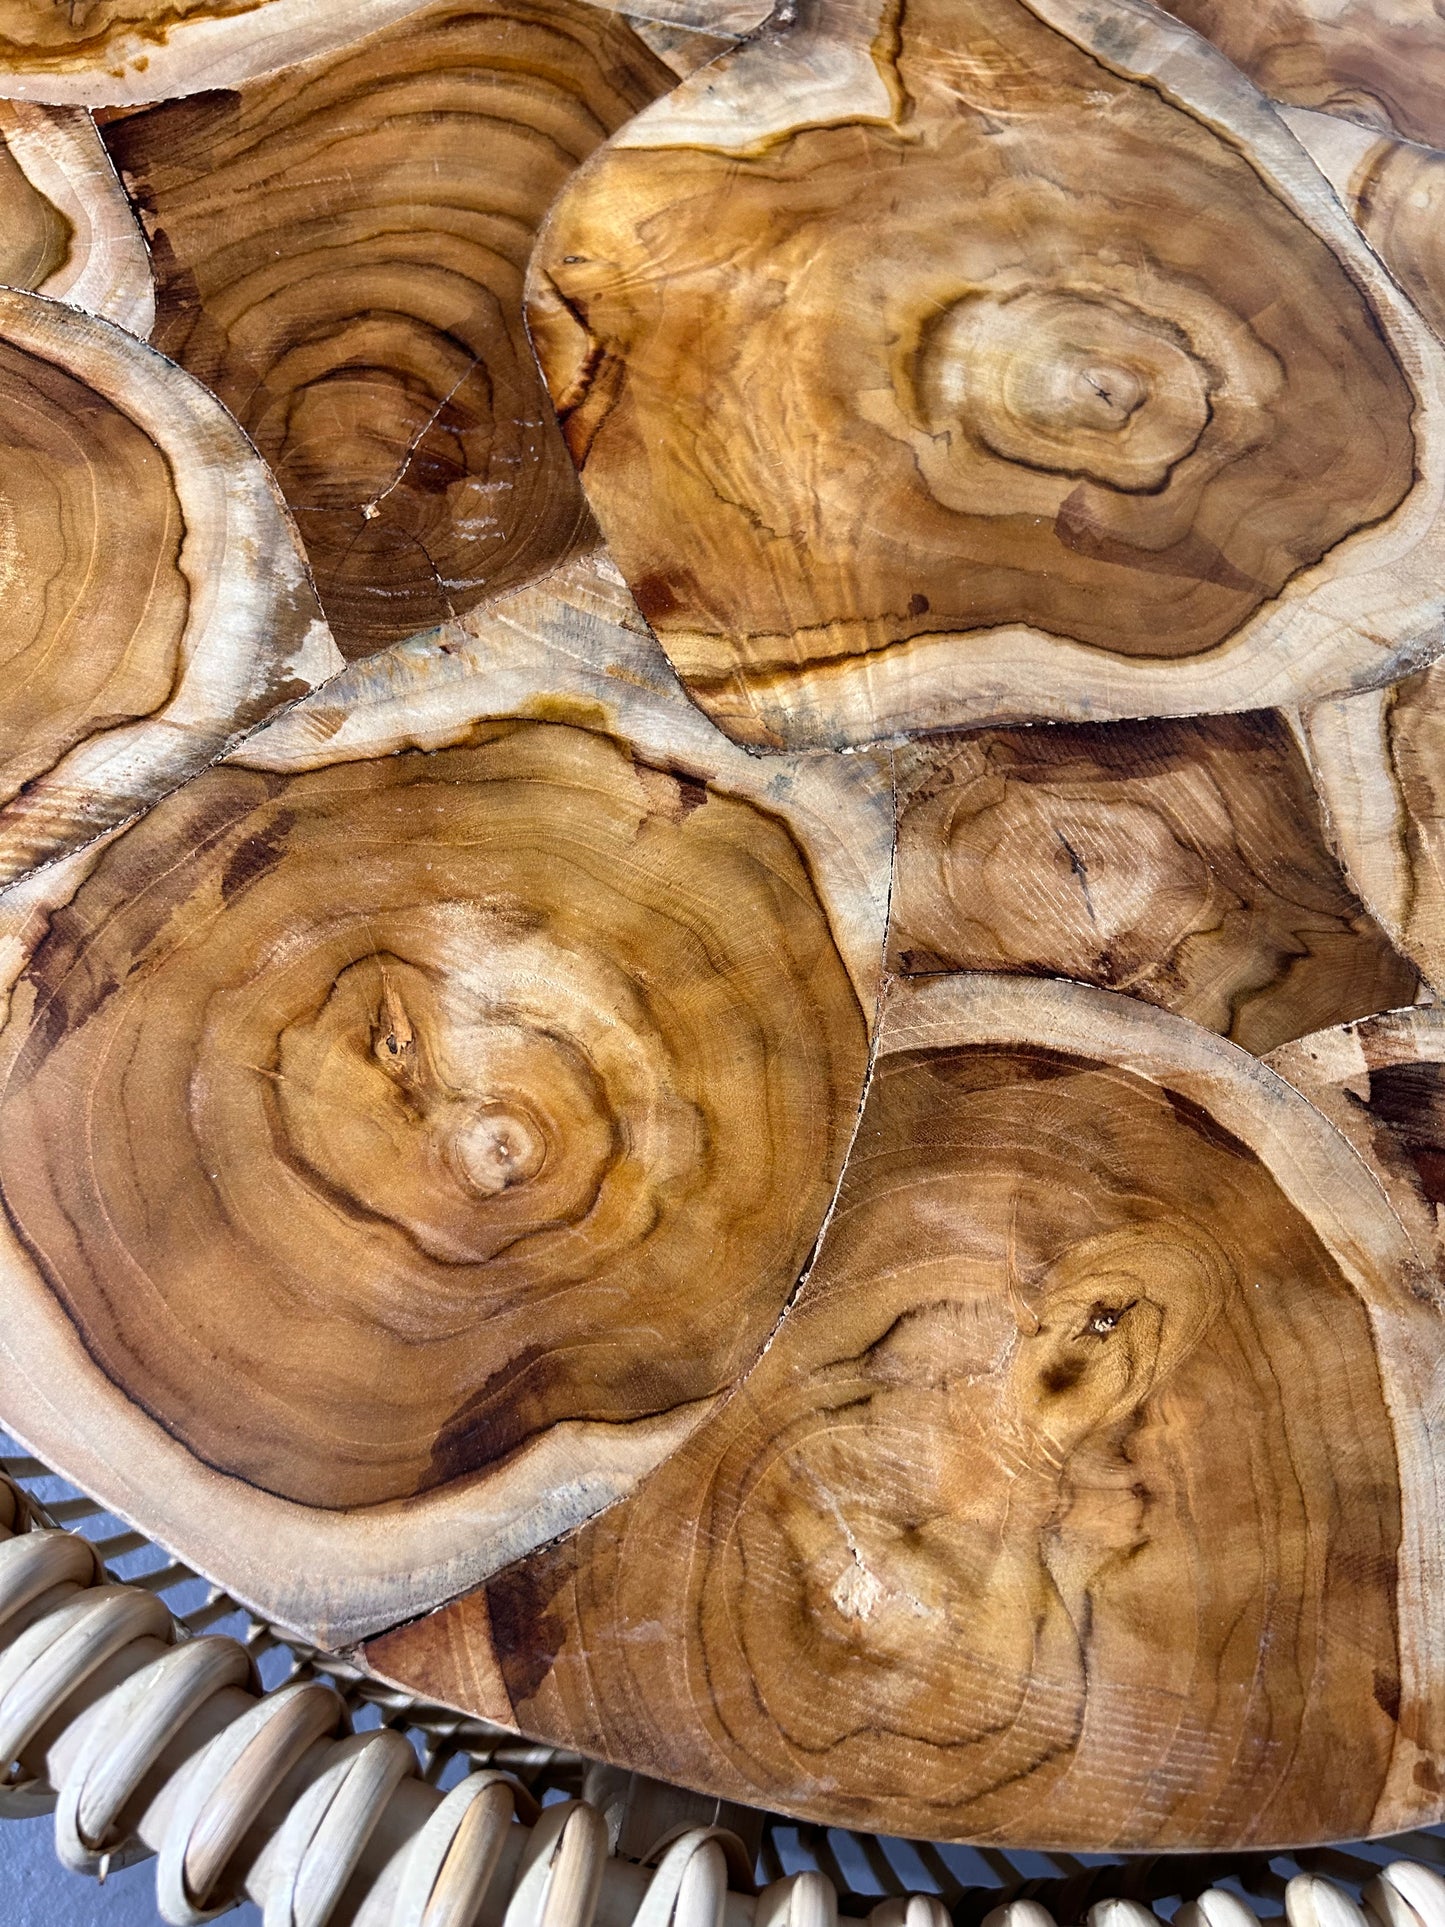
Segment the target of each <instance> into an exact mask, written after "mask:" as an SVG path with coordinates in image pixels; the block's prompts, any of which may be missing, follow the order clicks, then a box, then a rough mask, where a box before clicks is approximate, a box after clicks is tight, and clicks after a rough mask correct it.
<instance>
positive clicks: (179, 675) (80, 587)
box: [0, 289, 340, 882]
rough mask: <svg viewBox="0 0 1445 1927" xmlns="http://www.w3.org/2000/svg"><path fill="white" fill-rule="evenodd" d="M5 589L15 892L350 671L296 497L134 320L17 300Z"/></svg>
mask: <svg viewBox="0 0 1445 1927" xmlns="http://www.w3.org/2000/svg"><path fill="white" fill-rule="evenodd" d="M122 504H123V505H124V515H123V517H122V518H119V519H118V517H117V514H116V510H117V507H118V505H122ZM0 583H3V586H4V599H5V615H6V621H5V629H4V641H3V647H0V658H3V662H4V667H5V700H4V703H3V706H0V881H4V882H8V881H10V880H12V879H14V878H15V877H17V876H20V875H22V874H23V873H24V872H25V871H26V870H27V869H28V868H30V867H31V866H32V865H34V864H36V863H40V862H43V861H46V860H47V859H49V858H52V857H54V856H56V855H59V854H61V853H63V852H64V851H66V850H72V849H75V848H77V847H79V845H80V844H82V843H84V842H86V841H87V840H89V839H90V838H91V837H94V836H96V835H97V834H99V833H100V832H102V831H104V830H106V829H109V828H110V827H111V826H112V825H113V824H116V823H118V822H121V821H122V820H124V818H126V817H127V816H130V815H132V814H133V813H134V812H135V811H136V810H138V809H140V808H143V807H144V806H145V805H146V804H147V803H148V802H151V801H153V800H154V799H155V798H156V797H157V796H160V795H163V794H164V793H165V791H166V790H168V789H172V788H174V787H175V785H176V784H177V783H179V782H181V781H182V780H183V779H184V778H185V777H187V776H189V775H191V774H193V773H194V772H195V771H196V770H198V769H202V768H204V767H205V765H206V764H207V763H209V762H211V761H212V760H213V759H214V758H215V757H216V756H218V755H220V754H221V753H222V751H223V750H224V749H225V748H226V746H227V744H228V743H230V742H231V741H233V740H235V738H236V737H237V736H239V735H241V734H243V733H244V731H245V729H246V728H247V727H249V726H253V725H254V724H255V723H256V722H258V721H260V720H261V718H262V717H264V716H265V715H266V714H267V713H268V712H269V711H271V710H273V709H275V708H277V707H278V706H279V705H280V704H281V703H283V702H285V701H288V700H293V699H294V698H295V697H297V696H300V695H303V694H305V692H306V691H307V690H308V689H309V688H311V687H312V686H313V685H314V684H315V683H317V682H319V681H321V680H322V679H324V677H325V676H327V675H328V674H330V673H331V671H332V670H333V669H334V668H336V667H339V666H340V665H339V659H338V658H337V655H336V651H335V649H334V647H333V646H332V643H331V639H330V637H329V635H328V634H327V631H326V627H325V624H324V623H323V622H322V620H321V616H320V611H319V609H318V608H317V604H316V598H315V594H314V592H313V590H312V588H311V584H310V580H309V578H308V577H307V574H306V569H305V564H304V562H303V561H302V559H301V554H300V551H299V548H298V546H297V542H296V536H295V531H294V530H293V528H292V526H291V524H290V521H289V520H288V518H287V516H286V512H285V509H284V507H283V506H282V504H281V500H280V497H279V495H278V494H277V492H276V490H275V486H274V484H273V482H272V480H271V478H270V476H269V474H268V473H267V472H266V470H265V469H264V468H263V467H262V465H261V463H260V462H259V461H257V459H256V456H255V453H254V451H253V450H252V449H251V447H250V445H249V444H248V443H247V441H246V439H245V437H244V436H243V435H242V434H241V433H240V431H239V430H238V429H237V427H236V424H235V423H234V421H232V419H231V418H230V416H229V415H227V414H226V412H225V411H224V409H222V408H220V407H219V406H218V405H217V404H216V402H215V401H214V400H213V399H212V397H211V396H210V395H208V394H207V393H206V391H205V390H204V389H203V388H202V387H201V386H200V384H199V383H198V382H195V381H193V380H192V379H191V378H190V376H188V375H187V374H185V373H184V372H183V371H182V370H181V369H179V368H177V367H175V366H174V365H173V364H172V363H170V362H167V361H164V360H163V359H162V358H161V357H160V356H159V355H157V354H155V353H153V352H152V351H151V350H150V349H149V348H146V347H145V346H144V345H143V344H142V343H140V342H139V341H137V340H135V339H134V337H132V336H130V335H128V334H125V333H123V332H122V331H121V330H120V329H119V328H115V327H112V326H111V325H110V324H109V323H107V322H104V321H101V320H98V319H96V318H95V317H93V316H90V315H85V314H81V313H80V312H79V311H78V310H76V309H73V308H70V307H66V306H62V305H61V304H60V303H58V302H54V301H49V300H46V299H44V298H42V297H40V296H38V295H33V294H25V293H20V292H14V291H11V290H8V289H0Z"/></svg>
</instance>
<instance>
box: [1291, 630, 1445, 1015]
mask: <svg viewBox="0 0 1445 1927" xmlns="http://www.w3.org/2000/svg"><path fill="white" fill-rule="evenodd" d="M1305 726H1306V741H1307V743H1308V747H1309V756H1310V761H1311V765H1312V768H1313V771H1314V777H1315V781H1316V783H1317V785H1318V787H1319V793H1320V798H1321V801H1322V803H1323V805H1324V808H1325V811H1326V813H1327V815H1328V817H1329V821H1330V825H1331V833H1332V836H1333V839H1334V842H1335V845H1336V847H1337V848H1338V850H1339V852H1340V855H1341V856H1342V858H1343V859H1344V863H1345V866H1346V868H1347V870H1348V871H1349V874H1350V877H1351V880H1352V881H1353V883H1354V886H1355V888H1356V889H1357V890H1358V891H1359V892H1360V894H1361V896H1362V897H1363V898H1364V899H1365V901H1366V903H1368V904H1369V906H1370V908H1371V909H1372V910H1373V911H1374V913H1375V915H1376V916H1377V917H1378V918H1379V920H1380V922H1381V923H1382V924H1383V925H1384V927H1385V928H1386V929H1387V930H1388V931H1389V932H1390V933H1391V935H1392V936H1393V937H1394V939H1395V941H1396V942H1397V944H1398V945H1399V946H1400V948H1401V949H1402V950H1403V951H1404V952H1405V953H1406V954H1407V955H1408V956H1409V957H1411V958H1412V959H1413V960H1414V962H1415V963H1416V964H1418V966H1419V968H1420V971H1421V974H1422V975H1423V977H1424V978H1425V980H1426V982H1427V983H1428V984H1430V985H1431V986H1432V988H1433V989H1435V990H1442V989H1445V674H1442V672H1441V670H1440V669H1439V668H1436V667H1431V668H1429V669H1425V670H1422V671H1421V672H1420V673H1419V674H1418V675H1414V676H1407V677H1406V678H1405V679H1404V680H1403V681H1402V682H1398V683H1394V684H1392V685H1390V686H1389V687H1387V688H1385V689H1378V690H1370V691H1368V692H1365V693H1362V694H1360V695H1358V696H1351V697H1348V698H1346V699H1344V700H1342V701H1334V702H1328V703H1320V704H1317V705H1316V706H1315V707H1314V708H1312V709H1311V710H1309V711H1308V712H1307V714H1306V718H1305Z"/></svg>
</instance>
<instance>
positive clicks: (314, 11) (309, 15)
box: [0, 0, 426, 107]
mask: <svg viewBox="0 0 1445 1927" xmlns="http://www.w3.org/2000/svg"><path fill="white" fill-rule="evenodd" d="M425 4H426V0H328V4H327V5H326V6H324V7H319V6H317V5H316V4H315V0H179V4H178V5H177V4H173V3H172V0H158V3H157V4H152V5H150V6H146V5H144V4H142V5H141V6H140V7H139V8H137V9H136V10H135V11H134V12H133V13H132V15H131V17H130V19H128V20H122V21H121V22H119V23H116V22H111V23H110V24H109V25H108V26H104V27H102V29H101V31H100V33H99V34H91V33H88V32H87V31H86V28H85V26H84V24H80V25H78V26H73V27H71V28H70V30H69V31H67V30H66V28H65V27H64V25H62V24H60V23H59V22H58V21H56V22H52V23H48V24H49V31H47V30H46V23H43V22H37V21H36V20H35V19H34V18H33V16H34V15H35V13H36V12H37V9H35V8H32V7H30V6H29V5H28V4H26V0H8V3H7V4H6V5H5V6H3V7H0V94H3V95H5V96H6V97H8V98H9V99H12V100H34V101H49V102H53V103H57V104H60V105H65V106H74V107H133V106H140V105H144V104H146V103H148V102H150V101H156V100H170V99H173V98H174V97H176V96H178V95H185V94H196V93H203V92H206V91H209V90H211V89H213V88H220V87H234V86H237V85H238V84H239V83H240V82H242V81H245V80H250V79H253V78H254V77H255V76H256V75H258V74H267V73H273V72H275V71H276V69H277V68H280V67H289V66H291V65H292V64H293V63H294V62H296V61H298V60H306V59H308V58H309V57H310V56H311V55H312V54H316V53H321V52H324V51H325V50H326V49H328V48H331V47H340V46H344V45H345V44H346V43H347V42H348V41H351V40H359V39H360V38H361V37H362V35H363V34H368V33H371V32H372V31H373V30H374V29H375V28H377V27H384V26H389V25H390V24H391V23H392V21H394V20H401V19H404V18H405V17H406V15H407V14H408V13H412V12H415V11H416V10H417V9H418V8H419V7H421V6H424V5H425ZM39 11H42V12H43V10H39ZM27 16H31V17H28V18H27ZM148 16H149V17H148Z"/></svg>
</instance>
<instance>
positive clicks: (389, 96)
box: [105, 0, 675, 657]
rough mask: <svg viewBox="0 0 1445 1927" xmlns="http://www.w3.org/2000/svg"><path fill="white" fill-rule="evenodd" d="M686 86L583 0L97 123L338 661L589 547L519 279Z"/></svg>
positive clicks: (180, 337) (444, 5) (466, 2)
mask: <svg viewBox="0 0 1445 1927" xmlns="http://www.w3.org/2000/svg"><path fill="white" fill-rule="evenodd" d="M273 4H274V0H273ZM674 79H675V76H674V75H673V73H672V71H671V69H669V68H668V67H666V66H665V65H664V64H663V63H662V62H661V61H660V60H659V59H657V58H656V56H654V55H653V54H652V53H650V52H649V51H648V49H647V48H646V47H645V46H644V45H643V43H642V42H641V40H639V39H638V37H637V36H636V35H635V34H634V33H633V32H632V30H631V29H630V28H629V27H628V26H627V25H626V24H625V23H624V22H623V21H622V20H621V19H620V18H619V17H617V16H616V15H613V14H611V13H608V12H606V11H604V10H599V9H598V8H596V7H593V6H589V5H586V4H583V0H515V4H513V3H512V0H508V4H506V5H485V6H484V5H477V4H474V3H473V0H439V3H437V4H432V5H429V6H426V7H423V8H420V9H415V8H414V9H412V10H411V12H410V13H409V15H408V17H407V18H406V19H405V20H404V21H402V22H401V23H400V24H398V25H397V26H395V27H393V28H391V29H389V30H387V31H385V32H380V33H376V34H373V35H371V36H370V37H369V38H367V39H366V40H364V41H362V42H361V43H359V44H357V45H354V46H350V47H347V48H346V49H344V50H343V51H341V52H339V53H335V54H332V55H328V56H325V57H321V58H318V59H316V60H313V61H310V62H308V63H306V64H304V65H302V66H299V67H297V68H294V69H289V70H287V71H286V72H285V73H283V74H280V75H277V76H274V77H273V78H271V79H269V80H264V81H256V82H252V83H249V84H245V85H242V86H240V87H239V88H235V89H232V90H229V91H226V92H217V93H210V94H207V95H204V96H203V97H201V98H199V99H195V100H186V101H180V102H172V103H170V104H167V105H163V106H159V107H155V108H152V109H151V110H149V111H148V112H144V113H140V114H134V115H129V116H126V117H124V118H122V119H118V120H115V121H113V122H111V123H110V124H108V125H107V127H106V129H105V138H106V140H107V142H108V143H109V145H110V149H111V152H112V154H113V155H114V157H115V159H116V162H117V164H118V165H119V167H120V168H121V170H122V172H123V174H124V176H125V180H126V183H127V185H128V186H129V188H130V190H131V193H132V194H133V195H134V196H135V198H136V200H137V202H138V203H139V205H140V207H141V210H142V213H143V215H144V218H145V222H146V225H147V229H148V232H149V233H150V235H151V237H152V242H153V247H154V253H155V260H156V273H157V282H158V321H157V325H156V331H155V340H156V344H157V346H158V347H160V348H162V349H164V350H165V352H166V353H167V354H169V355H172V356H174V357H175V359H176V360H177V361H179V362H181V363H182V365H183V366H185V367H187V368H189V369H190V370H191V372H192V373H193V374H195V375H197V376H199V377H200V379H201V380H202V381H204V382H206V384H207V385H208V386H209V387H211V388H213V389H214V390H215V392H216V393H217V394H218V395H219V396H220V398H221V399H222V401H224V402H225V403H226V405H227V407H228V408H230V409H231V410H232V412H233V413H234V414H235V415H236V417H237V419H238V420H239V421H240V422H241V424H242V426H243V427H244V428H245V429H246V430H247V432H248V433H249V434H250V435H251V437H252V439H253V440H254V441H255V443H256V446H257V447H258V448H259V449H260V451H261V453H262V455H263V456H265V458H266V460H267V461H268V462H269V463H270V464H271V466H272V468H273V469H274V471H275V474H276V477H277V479H278V481H279V482H280V484H281V487H282V489H283V491H284V492H285V495H286V498H287V500H288V502H290V504H291V506H292V508H293V510H294V511H295V514H296V519H297V522H298V525H299V526H300V528H301V532H302V535H303V537H304V539H305V542H306V545H307V552H308V554H309V556H310V558H311V563H312V567H313V569H314V571H315V574H316V581H317V587H318V590H319V592H320V596H321V601H322V606H323V607H324V608H325V610H326V613H327V616H328V619H329V620H330V622H331V626H332V629H333V631H334V633H335V635H336V639H337V642H338V644H339V646H340V648H341V649H342V651H343V653H344V654H345V655H347V656H351V657H354V656H358V655H364V654H366V653H368V652H369V651H371V650H373V649H376V648H379V647H381V646H382V645H383V644H386V643H389V642H393V641H395V640H397V639H398V638H400V637H405V636H408V635H413V634H416V633H417V632H418V631H420V630H422V629H426V628H429V627H431V626H433V625H434V624H436V623H438V622H442V621H444V620H446V619H447V618H448V617H450V616H453V615H456V614H460V613H461V612H462V611H464V610H466V609H468V608H471V607H472V606H473V605H474V604H475V603H476V602H478V601H479V600H480V599H482V598H483V597H484V596H485V595H487V594H489V593H498V592H501V591H504V590H506V589H508V588H513V587H516V586H519V585H520V584H521V583H523V582H525V581H527V580H528V579H529V578H531V577H533V576H536V575H539V574H541V573H543V572H544V571H545V570H546V569H548V568H550V567H552V566H553V565H555V564H556V563H557V562H559V561H560V560H562V559H563V558H564V557H565V556H566V555H567V554H568V553H569V552H570V551H572V550H574V549H575V548H577V547H578V546H579V545H580V544H584V543H586V542H590V541H591V540H594V539H595V533H594V531H593V530H592V527H591V522H590V518H589V516H588V514H587V510H586V506H585V503H584V501H583V498H582V494H581V491H580V489H579V488H578V486H577V482H576V478H575V476H574V474H573V472H572V467H571V463H570V461H569V459H568V456H567V451H566V449H565V447H564V446H563V444H562V440H561V438H560V436H559V435H558V433H557V429H556V426H555V423H554V422H553V420H552V416H551V411H550V409H549V407H548V404H547V399H546V394H545V391H544V389H543V386H542V382H541V380H540V377H539V375H538V373H537V367H536V362H535V360H534V357H533V355H532V352H531V349H530V348H529V346H528V343H527V338H526V331H525V328H524V325H523V319H522V279H523V272H524V269H525V266H526V260H527V255H528V251H529V249H530V248H531V245H532V238H533V234H534V232H535V230H536V228H537V226H538V224H539V223H540V221H541V219H542V216H543V215H544V214H545V212H546V210H547V207H548V205H549V204H550V202H551V201H552V199H553V197H554V196H555V195H556V193H557V191H558V189H559V188H560V187H561V186H562V184H563V182H564V181H565V180H566V178H567V176H568V174H569V173H570V172H571V171H572V169H573V168H574V167H575V166H576V165H577V163H578V162H579V161H581V160H582V159H583V158H584V156H586V155H587V154H589V153H590V152H591V151H592V149H593V148H594V147H595V146H596V145H597V143H598V142H599V141H600V140H601V139H602V138H603V137H604V136H605V135H606V134H608V133H610V132H611V131H612V129H614V128H615V127H617V126H619V125H620V124H621V123H622V122H623V121H625V120H626V119H627V118H628V117H629V115H631V114H633V113H635V112H636V111H637V109H638V108H639V107H642V106H643V105H645V104H646V103H647V102H648V101H651V100H653V99H655V98H656V96H657V95H658V94H660V93H662V92H664V91H665V90H666V89H667V88H668V87H670V86H672V85H673V84H674Z"/></svg>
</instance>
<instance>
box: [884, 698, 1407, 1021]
mask: <svg viewBox="0 0 1445 1927" xmlns="http://www.w3.org/2000/svg"><path fill="white" fill-rule="evenodd" d="M894 766H895V772H896V776H897V781H898V786H899V823H898V866H897V878H896V882H895V885H894V893H893V908H892V918H891V923H890V929H889V959H890V964H891V967H892V968H893V969H895V970H900V971H902V972H904V973H905V974H906V975H910V976H915V975H918V974H921V973H926V972H931V971H939V970H1011V971H1026V972H1028V973H1029V974H1030V975H1032V976H1040V977H1072V978H1075V979H1078V980H1079V981H1081V982H1084V983H1095V984H1099V985H1101V986H1102V987H1103V988H1105V989H1109V990H1121V991H1127V992H1128V993H1129V995H1131V996H1134V997H1140V998H1143V999H1144V1001H1145V1002H1146V1003H1150V1004H1158V1005H1160V1006H1161V1007H1162V1008H1163V1009H1165V1010H1175V1011H1178V1012H1180V1013H1181V1014H1182V1015H1184V1016H1186V1017H1192V1018H1193V1019H1194V1021H1195V1022H1196V1023H1201V1024H1205V1025H1207V1026H1208V1027H1209V1028H1210V1029H1211V1030H1217V1031H1220V1032H1222V1033H1223V1034H1224V1035H1225V1036H1227V1037H1231V1038H1233V1040H1234V1041H1235V1043H1237V1044H1242V1045H1244V1047H1245V1049H1246V1050H1252V1051H1267V1050H1272V1049H1273V1048H1274V1047H1275V1046H1276V1045H1277V1044H1282V1043H1284V1042H1286V1041H1287V1040H1288V1039H1289V1038H1292V1037H1299V1036H1301V1035H1303V1034H1304V1033H1305V1032H1306V1031H1312V1030H1318V1029H1322V1028H1323V1027H1324V1025H1325V1024H1326V1023H1342V1022H1344V1021H1346V1020H1347V1019H1348V1018H1351V1017H1363V1016H1368V1015H1370V1014H1371V1013H1373V1012H1375V1011H1378V1010H1382V1009H1389V1008H1390V1007H1392V1006H1393V1005H1396V1004H1402V1003H1408V1002H1410V1001H1412V1000H1413V998H1414V996H1415V993H1416V989H1417V987H1418V982H1419V979H1418V977H1417V975H1416V972H1415V970H1414V968H1413V967H1412V966H1411V965H1410V964H1409V963H1408V962H1407V960H1406V959H1405V958H1403V957H1402V956H1401V955H1400V954H1399V953H1398V952H1397V951H1396V950H1395V949H1394V948H1393V946H1392V945H1391V943H1390V941H1389V939H1388V938H1387V937H1386V935H1385V933H1384V932H1383V930H1381V928H1380V927H1379V925H1378V924H1377V923H1376V922H1375V920H1374V918H1373V917H1371V916H1370V915H1369V914H1368V913H1367V912H1366V911H1365V910H1364V909H1363V907H1362V906H1361V904H1360V902H1359V900H1358V899H1357V898H1356V897H1354V896H1353V894H1352V893H1351V891H1350V889H1349V887H1348V885H1347V884H1346V882H1345V879H1344V877H1343V875H1342V873H1341V871H1340V868H1339V865H1338V864H1337V862H1336V861H1335V858H1334V857H1333V856H1332V855H1331V853H1330V850H1329V848H1328V846H1327V844H1326V842H1325V837H1324V833H1323V830H1322V826H1321V823H1320V815H1319V805H1318V802H1317V801H1316V797H1315V792H1314V788H1313V786H1312V784H1311V781H1310V774H1309V769H1308V766H1307V765H1306V763H1305V760H1304V758H1303V756H1302V755H1301V753H1300V751H1299V748H1298V747H1297V745H1296V744H1295V742H1294V740H1293V738H1292V737H1291V735H1290V732H1289V729H1288V727H1287V725H1286V724H1285V722H1284V721H1283V720H1282V719H1281V718H1279V717H1277V716H1272V715H1268V714H1263V715H1261V714H1255V715H1251V716H1220V717H1208V718H1203V719H1199V720H1195V721H1188V722H1149V723H1117V724H1110V725H1102V724H1101V725H1097V726H1094V727H1089V726H1069V725H1067V724H1057V725H1055V726H1053V727H1051V728H1046V729H1042V728H1041V729H1015V730H983V731H978V732H976V733H971V734H966V735H965V734H958V735H954V734H943V735H940V736H932V737H925V738H922V739H920V740H918V741H916V742H913V743H909V744H906V745H904V746H903V747H902V748H901V749H900V750H899V751H898V752H897V754H896V755H895V758H894Z"/></svg>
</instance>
